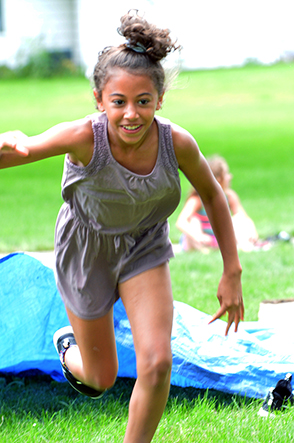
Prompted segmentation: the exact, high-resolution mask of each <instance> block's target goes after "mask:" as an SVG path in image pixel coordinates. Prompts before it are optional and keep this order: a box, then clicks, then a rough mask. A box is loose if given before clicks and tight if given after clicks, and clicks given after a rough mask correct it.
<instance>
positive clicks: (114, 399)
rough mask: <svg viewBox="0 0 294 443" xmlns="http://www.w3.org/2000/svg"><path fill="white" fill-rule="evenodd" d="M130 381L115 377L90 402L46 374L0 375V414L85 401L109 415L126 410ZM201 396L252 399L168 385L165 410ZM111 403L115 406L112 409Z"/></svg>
mask: <svg viewBox="0 0 294 443" xmlns="http://www.w3.org/2000/svg"><path fill="white" fill-rule="evenodd" d="M134 383H135V380H134V379H130V378H118V379H117V381H116V383H115V385H114V386H113V388H112V389H110V390H109V391H107V392H106V393H105V394H104V396H103V397H102V398H101V399H100V400H98V401H97V400H96V401H94V400H92V399H89V398H88V397H85V396H83V395H81V394H79V393H78V392H76V391H75V390H74V389H72V388H71V386H70V385H69V384H68V383H66V382H65V383H58V382H56V381H53V380H52V379H51V378H50V377H49V376H44V375H37V376H33V377H22V378H21V377H12V376H7V375H5V374H0V415H7V414H9V413H10V411H11V412H12V411H13V413H14V414H16V415H19V418H21V417H23V416H24V414H26V413H30V415H32V416H35V417H41V416H42V415H43V414H44V411H46V412H47V413H48V414H49V415H51V414H52V415H53V414H55V413H57V412H59V411H62V410H64V408H67V407H73V408H74V409H76V408H82V407H83V406H87V404H88V406H89V407H91V405H92V404H95V405H97V406H98V405H99V409H100V408H103V409H105V410H109V414H112V412H113V413H114V411H117V410H118V409H122V410H125V411H127V409H128V403H129V399H130V396H131V393H132V390H133V387H134ZM204 398H205V399H206V400H207V401H212V402H213V403H214V404H215V405H216V406H217V405H219V406H227V405H229V404H232V403H233V404H234V405H240V406H241V405H243V406H244V405H248V404H251V403H252V402H255V401H256V400H254V399H246V398H244V397H241V396H236V395H230V394H224V393H222V392H218V391H213V390H202V389H196V388H192V387H188V388H180V387H178V386H171V390H170V396H169V400H168V403H167V410H168V409H169V408H173V407H174V405H175V403H176V404H181V403H182V402H185V405H186V407H191V408H194V407H195V401H201V400H202V399H204ZM114 404H115V408H113V405H114ZM107 413H108V412H107Z"/></svg>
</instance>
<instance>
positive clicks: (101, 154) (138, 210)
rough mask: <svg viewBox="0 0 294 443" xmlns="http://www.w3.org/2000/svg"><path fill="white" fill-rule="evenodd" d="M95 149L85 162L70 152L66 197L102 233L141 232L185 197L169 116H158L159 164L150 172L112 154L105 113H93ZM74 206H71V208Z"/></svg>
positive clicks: (88, 224) (84, 220)
mask: <svg viewBox="0 0 294 443" xmlns="http://www.w3.org/2000/svg"><path fill="white" fill-rule="evenodd" d="M89 118H90V119H91V121H92V128H93V133H94V151H93V155H92V159H91V161H90V163H89V164H88V165H87V166H85V167H80V166H77V165H75V164H73V163H72V162H71V161H70V160H69V158H68V157H67V156H66V158H65V163H64V172H63V177H62V197H63V199H64V201H65V202H66V203H67V204H68V205H69V207H70V212H71V214H72V216H74V218H77V219H78V220H79V222H80V223H81V224H82V225H83V226H84V227H88V228H89V229H90V230H94V231H96V232H97V233H99V234H101V235H104V234H106V235H118V236H121V235H124V234H127V233H129V234H132V236H134V237H133V238H136V237H137V236H138V237H139V236H141V235H142V234H143V233H145V232H146V231H148V229H150V228H151V227H153V226H155V225H156V224H158V223H159V224H161V223H163V222H165V221H166V219H167V218H168V217H169V216H170V215H171V214H172V212H173V211H174V210H175V209H176V207H177V205H178V203H179V201H180V196H181V190H180V179H179V173H178V163H177V159H176V156H175V152H174V147H173V142H172V134H171V124H170V122H169V120H167V119H164V118H162V117H160V118H159V117H155V121H156V123H157V126H158V131H159V147H158V156H157V161H156V164H155V166H154V168H153V170H152V171H151V172H150V173H149V174H147V175H140V174H136V173H134V172H131V171H130V170H128V169H126V168H125V167H124V166H122V165H121V164H119V163H118V162H117V161H116V160H115V159H114V157H113V155H112V153H111V149H110V145H109V142H108V135H107V125H108V120H107V117H106V114H105V113H102V114H93V115H91V116H89ZM68 209H69V208H68Z"/></svg>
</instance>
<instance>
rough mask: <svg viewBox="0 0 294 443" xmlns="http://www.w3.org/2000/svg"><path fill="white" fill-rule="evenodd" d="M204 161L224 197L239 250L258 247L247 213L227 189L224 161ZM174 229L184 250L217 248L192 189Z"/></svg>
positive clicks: (203, 211)
mask: <svg viewBox="0 0 294 443" xmlns="http://www.w3.org/2000/svg"><path fill="white" fill-rule="evenodd" d="M207 161H208V163H209V166H210V168H211V170H212V172H213V174H214V176H215V178H216V179H217V181H218V182H219V184H220V185H221V187H222V189H223V191H224V193H225V194H226V197H227V200H228V205H229V208H230V211H231V214H232V221H233V226H234V230H235V235H236V241H237V245H238V248H239V249H241V250H243V251H251V250H253V249H256V248H260V244H259V243H258V234H257V231H256V228H255V225H254V222H253V221H252V220H251V218H250V217H249V216H248V215H247V214H246V212H245V210H244V208H243V206H242V205H241V203H240V199H239V197H238V195H237V194H236V192H235V191H233V190H232V189H231V188H230V183H231V179H232V175H231V174H230V172H229V167H228V164H227V162H226V161H225V159H224V158H222V157H220V156H218V155H215V156H213V157H210V158H208V159H207ZM176 226H177V228H178V229H179V230H180V231H182V233H183V235H182V237H181V245H182V249H183V250H184V251H189V250H191V249H198V250H200V251H202V252H208V251H209V248H218V244H217V241H216V238H215V236H214V234H213V231H212V228H211V226H210V223H209V220H208V217H207V215H206V212H205V209H204V207H203V204H202V201H201V199H200V197H199V195H198V194H197V193H196V191H195V190H194V189H193V191H191V193H190V194H189V196H188V198H187V201H186V203H185V206H184V208H183V210H182V211H181V213H180V215H179V217H178V219H177V223H176Z"/></svg>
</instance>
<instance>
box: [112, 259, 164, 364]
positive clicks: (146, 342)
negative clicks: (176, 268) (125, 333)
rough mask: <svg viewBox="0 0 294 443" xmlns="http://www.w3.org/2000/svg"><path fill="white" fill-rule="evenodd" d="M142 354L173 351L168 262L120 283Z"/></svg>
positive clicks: (135, 338)
mask: <svg viewBox="0 0 294 443" xmlns="http://www.w3.org/2000/svg"><path fill="white" fill-rule="evenodd" d="M119 293H120V297H121V299H122V302H123V304H124V306H125V309H126V312H127V315H128V318H129V321H130V325H131V328H132V333H133V339H134V346H135V349H136V354H137V359H138V357H140V355H146V353H147V355H148V354H150V353H152V355H156V354H158V353H159V354H160V353H161V352H162V353H170V341H171V330H172V321H173V298H172V289H171V280H170V272H169V266H168V263H167V262H166V263H164V264H162V265H160V266H157V267H155V268H152V269H150V270H148V271H145V272H142V273H141V274H139V275H136V276H135V277H132V278H131V279H129V280H127V281H125V282H123V283H121V284H120V285H119Z"/></svg>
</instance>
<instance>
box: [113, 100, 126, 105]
mask: <svg viewBox="0 0 294 443" xmlns="http://www.w3.org/2000/svg"><path fill="white" fill-rule="evenodd" d="M113 103H114V104H115V105H117V106H121V105H123V104H124V101H123V100H121V99H117V100H113Z"/></svg>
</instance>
